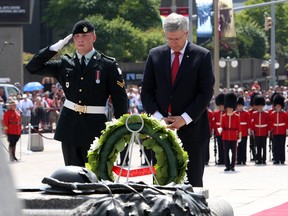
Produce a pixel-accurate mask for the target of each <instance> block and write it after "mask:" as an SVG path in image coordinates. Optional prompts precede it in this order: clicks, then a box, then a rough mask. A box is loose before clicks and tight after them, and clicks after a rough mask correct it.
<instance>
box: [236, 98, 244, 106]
mask: <svg viewBox="0 0 288 216" xmlns="http://www.w3.org/2000/svg"><path fill="white" fill-rule="evenodd" d="M238 104H240V105H243V106H244V98H243V97H242V96H239V97H238V98H237V105H238Z"/></svg>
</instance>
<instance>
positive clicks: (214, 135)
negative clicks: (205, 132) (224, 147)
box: [213, 132, 217, 165]
mask: <svg viewBox="0 0 288 216" xmlns="http://www.w3.org/2000/svg"><path fill="white" fill-rule="evenodd" d="M213 138H214V158H215V165H217V138H216V133H215V132H213Z"/></svg>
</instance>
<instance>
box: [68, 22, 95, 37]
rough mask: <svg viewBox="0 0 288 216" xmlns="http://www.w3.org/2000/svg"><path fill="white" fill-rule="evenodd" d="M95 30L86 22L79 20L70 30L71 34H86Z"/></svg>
mask: <svg viewBox="0 0 288 216" xmlns="http://www.w3.org/2000/svg"><path fill="white" fill-rule="evenodd" d="M94 30H95V27H94V25H93V24H92V23H91V22H89V21H88V20H80V21H78V22H77V23H76V24H75V25H74V27H73V30H72V34H73V35H75V34H84V33H88V32H93V31H94Z"/></svg>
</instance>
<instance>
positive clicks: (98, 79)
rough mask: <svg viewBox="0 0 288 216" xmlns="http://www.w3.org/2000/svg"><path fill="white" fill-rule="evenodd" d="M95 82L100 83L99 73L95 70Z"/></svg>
mask: <svg viewBox="0 0 288 216" xmlns="http://www.w3.org/2000/svg"><path fill="white" fill-rule="evenodd" d="M95 82H96V83H97V84H99V83H100V71H99V70H96V74H95Z"/></svg>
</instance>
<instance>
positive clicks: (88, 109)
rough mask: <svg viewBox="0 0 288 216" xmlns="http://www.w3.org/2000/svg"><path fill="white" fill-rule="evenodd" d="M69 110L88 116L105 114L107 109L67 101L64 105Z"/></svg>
mask: <svg viewBox="0 0 288 216" xmlns="http://www.w3.org/2000/svg"><path fill="white" fill-rule="evenodd" d="M63 106H65V107H67V108H68V109H71V110H73V111H75V112H79V113H88V114H105V112H106V107H105V106H85V105H79V104H76V103H73V102H72V101H69V100H67V99H66V100H65V102H64V105H63Z"/></svg>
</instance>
